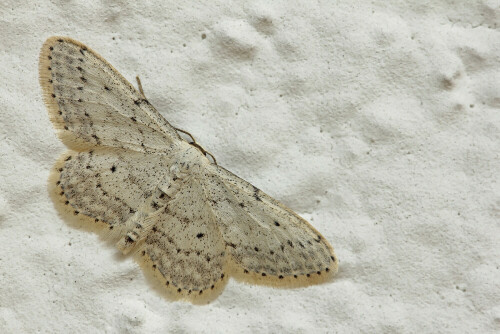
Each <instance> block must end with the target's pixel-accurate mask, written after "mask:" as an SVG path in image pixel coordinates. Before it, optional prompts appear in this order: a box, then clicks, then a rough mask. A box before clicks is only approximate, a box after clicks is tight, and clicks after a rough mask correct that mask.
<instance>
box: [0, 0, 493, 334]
mask: <svg viewBox="0 0 500 334" xmlns="http://www.w3.org/2000/svg"><path fill="white" fill-rule="evenodd" d="M408 3H414V4H408ZM466 3H467V4H466ZM499 16H500V3H499V2H498V1H494V0H490V1H467V2H465V1H451V0H449V1H445V0H441V1H432V2H431V1H425V2H423V1H418V2H417V1H408V2H406V1H397V0H393V1H343V2H340V1H308V0H303V1H272V2H269V1H257V2H255V1H252V2H249V1H237V2H233V3H231V4H230V3H229V2H226V1H206V3H204V4H199V3H198V2H192V3H190V4H185V3H184V2H181V1H159V0H158V1H147V4H139V1H137V2H136V1H130V2H127V1H59V0H57V1H56V0H54V1H48V0H41V1H37V2H25V3H24V4H19V2H18V1H14V0H7V1H3V2H2V4H0V67H1V70H0V332H2V333H17V332H25V333H34V332H37V331H39V332H42V333H46V332H51V333H53V332H58V333H62V332H67V331H71V332H82V333H83V332H85V333H87V332H101V331H102V332H105V331H106V332H109V333H116V332H130V333H148V332H152V331H154V330H161V331H166V330H170V331H172V332H180V333H182V332H190V331H196V330H204V331H208V332H214V333H215V332H237V331H238V332H239V331H243V332H253V331H260V332H276V333H278V332H311V330H318V331H320V332H323V331H330V332H342V333H347V332H359V331H362V332H369V333H391V332H394V333H401V332H405V333H412V332H441V333H458V332H463V333H493V332H495V331H499V330H500V185H499V183H498V182H499V171H500V31H499V29H500V17H499ZM52 35H65V36H70V37H72V38H75V39H77V40H80V41H81V42H83V43H85V44H87V45H88V46H90V47H91V48H93V49H94V50H96V51H97V52H99V53H100V54H101V55H102V56H104V57H105V58H106V59H107V60H108V61H109V62H111V63H112V64H113V65H114V66H115V67H116V68H117V69H118V70H119V71H120V72H121V73H122V74H123V75H124V76H125V77H126V78H128V79H129V80H131V81H132V80H133V78H134V76H135V75H136V74H139V75H140V76H141V78H142V81H143V85H144V89H145V91H146V94H147V96H148V98H149V100H150V101H151V102H152V104H153V105H155V106H156V108H157V109H158V110H159V111H160V112H161V113H162V114H163V115H164V116H165V117H166V118H167V119H168V120H169V121H170V122H171V123H172V124H173V125H175V126H177V127H180V128H183V129H185V130H188V131H190V132H191V133H193V134H194V135H195V136H196V137H197V139H198V141H199V142H200V143H202V144H203V146H204V147H205V148H206V149H208V150H209V151H211V152H212V153H214V155H215V156H216V157H217V159H218V162H219V164H221V165H223V166H224V167H226V168H228V169H229V170H231V171H233V172H235V173H236V174H238V175H240V176H241V177H244V178H245V179H247V180H248V181H250V182H252V183H253V184H255V185H256V186H258V187H259V188H261V189H262V190H264V191H265V192H267V193H268V194H270V195H272V196H274V197H276V198H277V199H279V200H281V201H283V202H284V203H286V204H287V205H288V206H290V207H291V208H292V209H294V210H295V211H297V213H299V214H301V215H302V216H303V217H304V218H306V219H308V220H310V221H311V223H312V224H313V225H314V226H315V227H316V228H317V229H318V230H319V231H321V232H322V233H323V235H324V236H325V237H326V238H327V239H328V240H329V241H330V242H331V243H332V245H333V246H334V248H335V250H336V253H337V255H338V257H339V259H340V270H339V274H338V276H337V278H336V279H335V280H334V281H332V282H331V283H329V284H325V285H321V286H313V287H309V288H305V289H297V290H276V289H271V288H267V287H262V286H250V285H244V284H241V283H238V282H235V281H234V280H233V281H231V282H230V283H229V284H228V286H227V287H226V289H225V291H224V292H223V294H222V295H221V296H220V297H219V298H218V299H217V300H215V301H214V302H213V303H212V304H210V305H208V306H202V307H200V306H193V305H191V304H187V303H183V302H169V301H167V300H165V299H163V298H162V297H161V296H160V295H158V294H157V292H155V291H154V290H152V289H151V287H150V286H149V285H148V283H147V282H146V280H145V279H144V278H143V275H142V272H141V270H140V269H139V267H138V266H137V265H136V263H135V262H133V260H131V259H127V258H125V257H122V256H120V255H118V251H117V250H115V249H114V248H112V247H109V246H108V245H106V244H105V243H103V242H102V241H101V240H100V239H99V238H98V236H97V235H94V234H91V233H87V232H85V231H82V230H78V229H75V228H73V227H70V226H69V225H68V224H66V223H65V221H64V220H62V219H61V218H60V217H59V216H58V215H57V212H56V211H55V209H54V207H53V205H52V203H51V201H50V198H49V195H48V194H47V190H46V182H47V177H48V174H49V169H50V168H51V166H52V164H53V163H54V162H55V160H56V158H57V157H58V156H59V155H60V154H61V153H62V152H63V151H64V150H65V149H64V147H63V145H62V144H61V142H60V141H59V140H58V139H57V138H56V135H55V132H54V130H53V129H52V125H51V123H50V121H49V119H48V115H47V111H46V110H45V106H44V104H43V102H42V99H41V90H40V87H39V85H38V70H37V65H38V53H39V49H40V47H41V45H42V43H43V42H44V41H45V39H46V38H47V37H49V36H52ZM202 36H206V37H205V38H203V37H202Z"/></svg>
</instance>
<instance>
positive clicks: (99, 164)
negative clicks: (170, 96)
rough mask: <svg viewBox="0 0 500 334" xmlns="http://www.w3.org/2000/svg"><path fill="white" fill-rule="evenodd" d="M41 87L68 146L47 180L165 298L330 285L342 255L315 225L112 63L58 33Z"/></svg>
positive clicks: (64, 206)
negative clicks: (229, 162)
mask: <svg viewBox="0 0 500 334" xmlns="http://www.w3.org/2000/svg"><path fill="white" fill-rule="evenodd" d="M39 72H40V83H41V86H42V89H43V97H44V101H45V104H46V105H47V108H48V110H49V115H50V119H51V121H52V123H53V124H54V127H55V128H56V130H57V132H58V135H59V137H60V138H61V140H62V141H63V142H64V144H66V146H68V147H69V148H70V150H69V151H68V152H66V153H65V154H63V155H62V156H61V157H60V158H59V160H58V161H57V163H56V165H55V166H54V169H53V171H52V173H51V176H50V178H49V188H50V193H51V196H52V197H53V199H54V201H55V203H56V205H57V206H58V207H59V208H60V211H61V213H63V215H64V216H65V217H66V218H69V219H70V220H71V221H74V222H77V223H78V224H81V223H84V224H85V226H89V228H90V229H95V230H96V231H97V230H99V229H100V228H103V229H105V231H106V232H105V233H104V236H105V237H106V238H108V239H109V240H112V241H113V242H115V243H116V246H117V248H118V249H120V250H121V251H122V252H123V253H124V254H128V253H132V254H134V256H135V257H136V258H137V260H138V262H139V263H140V264H141V266H142V267H143V268H144V272H145V274H146V276H148V277H154V279H153V282H156V284H157V285H158V286H161V289H162V291H164V292H165V293H166V295H167V296H169V297H172V298H174V299H186V300H189V301H191V302H194V303H201V302H208V301H211V300H213V299H215V298H216V297H217V296H218V294H220V292H221V291H222V289H223V288H224V286H225V284H226V283H227V279H228V277H230V276H232V277H235V278H236V279H238V280H242V281H246V282H250V283H259V284H265V285H271V286H276V287H298V286H306V285H310V284H316V283H321V282H325V281H327V280H329V279H330V278H331V276H332V275H333V274H335V273H336V272H337V268H338V260H337V258H336V257H335V255H334V252H333V249H332V247H331V246H330V244H329V243H328V242H327V241H326V240H325V238H324V237H323V236H321V234H320V233H319V232H318V231H316V230H315V229H314V228H313V227H312V226H311V225H310V224H309V223H307V222H306V221H305V220H304V219H302V218H301V217H299V216H298V215H297V214H295V213H294V212H293V211H291V210H290V209H289V208H287V207H286V206H284V205H283V204H281V203H279V202H278V201H276V200H274V199H273V198H271V197H270V196H268V195H266V194H264V193H263V192H262V191H261V190H259V189H257V188H256V187H254V186H252V185H251V184H249V183H248V182H246V181H244V180H242V179H240V178H238V177H237V176H235V175H234V174H232V173H230V172H229V171H227V170H225V169H224V168H222V167H220V166H218V165H216V164H215V163H211V162H210V161H209V160H208V159H207V158H206V157H205V156H204V155H203V153H202V152H201V151H200V150H199V149H198V148H196V147H195V146H193V145H190V144H189V143H188V142H187V141H185V140H184V139H182V138H181V137H180V136H179V135H178V134H177V132H176V130H175V129H174V128H173V127H172V126H171V125H170V124H169V123H168V122H167V121H166V120H165V119H164V118H163V117H162V116H161V115H160V114H159V113H158V112H157V111H156V109H155V108H154V107H153V106H152V105H151V104H150V103H149V102H148V101H147V100H146V99H145V98H144V97H143V96H142V95H141V93H140V92H138V91H137V90H136V89H135V88H134V87H133V86H132V85H131V84H130V83H129V82H127V80H125V79H124V78H123V77H122V76H121V75H120V74H119V73H118V71H116V70H115V69H114V68H113V67H112V66H111V65H110V64H109V63H107V62H106V61H105V60H104V59H103V58H102V57H100V56H99V55H98V54H97V53H96V52H94V51H93V50H91V49H89V48H88V47H86V46H85V45H83V44H81V43H79V42H77V41H75V40H72V39H70V38H67V37H51V38H49V39H48V40H47V41H46V42H45V43H44V45H43V47H42V50H41V54H40V62H39Z"/></svg>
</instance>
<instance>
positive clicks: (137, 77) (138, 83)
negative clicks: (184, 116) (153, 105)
mask: <svg viewBox="0 0 500 334" xmlns="http://www.w3.org/2000/svg"><path fill="white" fill-rule="evenodd" d="M135 80H137V87H138V88H139V92H141V95H142V97H143V98H144V99H145V100H147V98H146V94H144V90H143V89H142V84H141V79H139V76H138V75H136V76H135ZM174 129H175V130H177V131H179V132H182V133H184V134H186V135H188V136H189V137H190V138H191V140H192V142H191V143H190V144H191V145H193V146H194V147H196V148H198V149H199V150H200V151H201V153H203V154H204V155H205V156H207V155H209V156H210V157H211V158H212V160H213V161H214V164H216V165H217V160H216V159H215V157H214V155H213V154H212V153H210V152H208V151H207V150H205V149H204V148H203V147H201V145H200V144H198V143H197V142H196V140H195V139H194V137H193V135H192V134H190V133H189V132H187V131H185V130H182V129H179V128H174Z"/></svg>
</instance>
